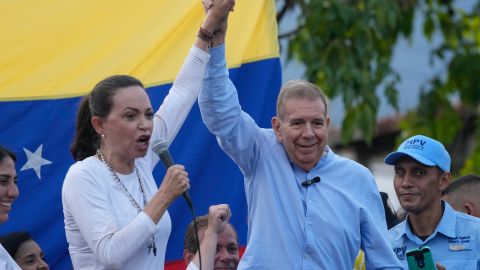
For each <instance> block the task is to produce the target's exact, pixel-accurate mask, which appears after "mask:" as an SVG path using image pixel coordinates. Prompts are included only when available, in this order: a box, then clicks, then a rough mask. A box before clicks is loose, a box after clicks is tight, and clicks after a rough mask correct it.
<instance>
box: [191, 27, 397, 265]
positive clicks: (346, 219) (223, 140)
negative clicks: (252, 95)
mask: <svg viewBox="0 0 480 270" xmlns="http://www.w3.org/2000/svg"><path fill="white" fill-rule="evenodd" d="M219 35H223V33H222V32H220V33H219ZM219 39H220V40H222V37H220V38H219ZM223 40H224V38H223ZM210 54H211V56H212V57H211V59H210V62H209V63H208V67H207V72H206V77H205V79H204V87H203V90H202V91H201V93H200V95H199V105H200V110H201V113H202V118H203V121H204V123H205V125H206V126H207V128H208V129H209V130H210V131H211V132H212V133H213V134H214V135H215V136H216V137H217V141H218V142H219V144H220V146H221V148H222V149H223V150H224V151H225V152H226V153H227V154H228V155H229V156H230V157H231V158H232V159H233V160H234V161H235V163H236V164H237V165H238V166H239V167H240V170H241V171H242V173H243V175H244V183H245V192H246V197H247V203H248V214H249V216H248V230H249V232H248V242H247V249H246V251H245V253H244V255H243V257H242V259H241V260H240V264H239V266H238V268H239V269H299V268H300V269H352V267H353V264H354V260H355V258H356V256H357V254H358V251H359V249H360V248H363V249H364V250H365V254H366V264H367V268H368V269H381V268H383V269H385V268H391V269H400V268H401V264H400V262H399V261H398V260H397V258H396V257H395V254H394V253H393V252H392V250H391V249H390V246H389V243H388V240H387V238H386V234H387V226H386V223H385V215H384V209H383V206H382V202H381V199H380V195H379V192H378V189H377V186H376V184H375V180H374V178H373V176H372V174H371V173H370V171H369V170H368V169H367V168H365V167H363V166H362V165H360V164H358V163H356V162H354V161H352V160H349V159H346V158H343V157H340V156H338V155H336V154H335V153H334V152H333V151H332V150H331V149H330V148H329V147H328V146H327V145H326V143H327V134H328V129H329V124H330V118H329V116H328V108H327V103H326V98H325V96H324V95H323V93H322V92H321V90H320V89H319V88H318V87H316V86H315V85H313V84H311V83H309V82H306V81H302V80H294V81H290V82H288V83H286V84H285V85H284V86H283V88H282V89H281V91H280V94H279V97H278V99H277V116H275V117H274V118H273V119H272V129H264V128H260V127H258V126H257V125H256V124H255V121H254V120H253V119H252V118H251V117H250V116H249V115H248V114H247V113H245V112H244V111H242V109H241V107H240V104H239V101H238V97H237V92H236V89H235V86H234V85H233V83H232V82H231V81H230V80H229V75H228V69H227V67H226V61H225V46H224V43H219V44H215V46H213V47H212V48H210Z"/></svg>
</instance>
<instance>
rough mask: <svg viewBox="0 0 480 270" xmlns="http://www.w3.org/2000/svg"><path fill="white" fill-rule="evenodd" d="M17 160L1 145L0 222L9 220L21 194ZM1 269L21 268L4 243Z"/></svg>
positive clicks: (0, 261)
mask: <svg viewBox="0 0 480 270" xmlns="http://www.w3.org/2000/svg"><path fill="white" fill-rule="evenodd" d="M15 160H16V157H15V154H14V153H13V152H11V151H10V150H8V149H6V148H5V147H3V146H1V145H0V223H4V222H6V221H7V220H8V213H10V210H11V209H12V203H13V201H14V200H15V199H16V198H17V197H18V195H19V193H18V187H17V172H16V170H15ZM0 269H6V270H10V269H13V270H19V269H20V267H18V265H17V264H16V263H15V261H14V260H13V259H12V257H10V255H9V254H8V253H7V251H6V250H5V249H4V248H3V246H2V245H0Z"/></svg>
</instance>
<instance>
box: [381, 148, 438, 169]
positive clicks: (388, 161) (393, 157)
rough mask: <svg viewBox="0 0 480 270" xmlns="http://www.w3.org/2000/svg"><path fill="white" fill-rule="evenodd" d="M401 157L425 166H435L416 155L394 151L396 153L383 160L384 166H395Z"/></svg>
mask: <svg viewBox="0 0 480 270" xmlns="http://www.w3.org/2000/svg"><path fill="white" fill-rule="evenodd" d="M402 157H411V158H413V159H415V160H416V161H418V162H420V163H422V164H423V165H425V166H436V165H437V164H435V163H434V162H433V161H431V160H429V159H427V158H424V157H422V156H420V155H416V154H413V153H404V152H402V151H396V152H392V153H390V154H388V156H387V157H386V158H385V160H384V161H385V164H388V165H395V163H397V161H398V159H399V158H402Z"/></svg>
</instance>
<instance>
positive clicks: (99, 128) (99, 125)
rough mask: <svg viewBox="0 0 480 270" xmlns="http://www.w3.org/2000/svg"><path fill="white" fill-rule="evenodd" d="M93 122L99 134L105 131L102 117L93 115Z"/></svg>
mask: <svg viewBox="0 0 480 270" xmlns="http://www.w3.org/2000/svg"><path fill="white" fill-rule="evenodd" d="M90 121H91V123H92V126H93V128H94V129H95V131H96V132H97V133H98V134H104V131H103V121H102V119H100V117H98V116H92V118H91V119H90Z"/></svg>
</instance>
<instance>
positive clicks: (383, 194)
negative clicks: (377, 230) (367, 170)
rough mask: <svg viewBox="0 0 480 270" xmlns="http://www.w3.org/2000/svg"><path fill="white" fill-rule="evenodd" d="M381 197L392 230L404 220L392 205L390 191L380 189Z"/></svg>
mask: <svg viewBox="0 0 480 270" xmlns="http://www.w3.org/2000/svg"><path fill="white" fill-rule="evenodd" d="M380 197H382V203H383V209H385V220H386V222H387V228H388V229H389V230H390V229H391V228H393V227H395V225H397V224H398V223H400V222H402V219H400V218H398V217H397V215H396V214H395V211H394V210H393V209H392V206H391V205H390V200H389V198H388V193H386V192H383V191H380Z"/></svg>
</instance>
